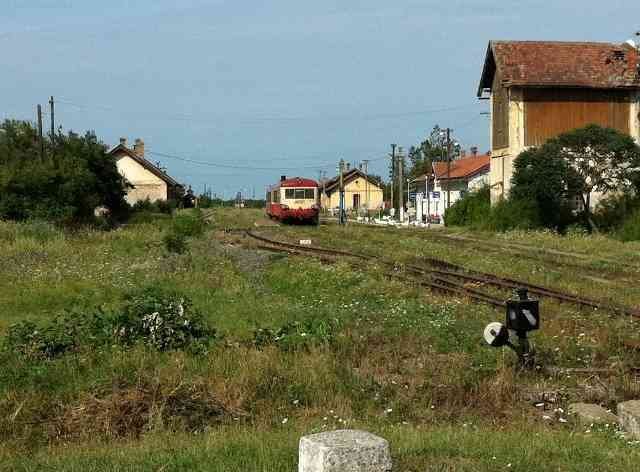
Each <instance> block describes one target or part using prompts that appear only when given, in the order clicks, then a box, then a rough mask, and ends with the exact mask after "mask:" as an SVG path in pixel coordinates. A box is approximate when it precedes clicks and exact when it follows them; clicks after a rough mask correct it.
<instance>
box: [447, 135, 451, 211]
mask: <svg viewBox="0 0 640 472" xmlns="http://www.w3.org/2000/svg"><path fill="white" fill-rule="evenodd" d="M450 176H451V129H450V128H447V210H448V209H449V206H450V204H451V181H450Z"/></svg>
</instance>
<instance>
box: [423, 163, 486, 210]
mask: <svg viewBox="0 0 640 472" xmlns="http://www.w3.org/2000/svg"><path fill="white" fill-rule="evenodd" d="M489 169H490V157H489V155H488V154H483V155H480V156H478V155H473V156H471V157H463V158H462V159H456V160H453V161H451V162H450V163H447V162H446V161H445V162H434V163H433V166H432V175H430V176H429V175H427V174H425V175H423V176H421V177H418V178H417V179H415V180H414V181H413V182H414V184H415V186H416V194H421V205H420V206H421V207H422V215H417V217H418V218H420V216H423V217H425V218H426V216H427V215H431V219H436V220H438V219H439V220H441V221H442V217H443V216H444V212H445V210H446V209H447V207H448V206H450V205H453V204H454V203H455V202H457V201H458V200H460V199H461V198H462V197H463V196H464V195H466V194H467V193H468V192H471V191H474V190H478V189H480V188H481V187H483V186H485V185H488V184H489ZM427 182H428V183H429V185H428V192H427V191H426V190H427ZM447 198H450V200H451V202H450V205H447Z"/></svg>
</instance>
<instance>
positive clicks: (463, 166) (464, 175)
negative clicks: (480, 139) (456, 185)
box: [433, 154, 491, 180]
mask: <svg viewBox="0 0 640 472" xmlns="http://www.w3.org/2000/svg"><path fill="white" fill-rule="evenodd" d="M490 159H491V158H490V157H489V155H488V154H484V155H482V156H472V157H463V158H462V159H456V160H455V161H451V169H450V170H449V176H448V177H447V163H446V162H434V163H433V172H434V173H435V174H436V178H437V179H440V180H442V179H445V180H446V179H447V178H449V179H468V178H470V177H473V176H474V175H477V174H480V173H482V172H488V171H489V165H490V164H489V161H490Z"/></svg>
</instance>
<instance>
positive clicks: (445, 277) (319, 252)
mask: <svg viewBox="0 0 640 472" xmlns="http://www.w3.org/2000/svg"><path fill="white" fill-rule="evenodd" d="M245 234H246V235H247V236H248V237H250V238H252V239H254V240H256V241H259V242H260V243H262V244H263V246H261V247H262V248H263V249H269V250H278V251H285V252H289V253H294V254H306V255H313V256H315V257H319V258H321V259H334V258H336V257H338V256H341V257H348V258H352V259H355V260H359V261H361V262H378V263H381V264H383V265H385V266H387V267H389V268H390V271H388V272H387V273H386V275H388V276H390V277H393V278H398V279H402V280H408V281H412V282H416V283H418V284H419V285H421V286H424V287H427V288H430V289H434V290H437V291H441V292H445V293H449V294H455V295H461V296H466V297H468V298H470V299H472V300H474V301H477V302H482V303H487V304H489V305H492V306H495V307H504V301H502V300H501V299H499V298H496V297H495V296H494V295H492V294H489V293H485V292H482V291H480V290H477V289H474V288H469V287H468V286H467V285H466V284H469V283H472V284H478V285H489V286H493V287H497V288H500V289H509V290H513V289H516V288H526V289H528V290H529V292H530V293H532V294H534V295H538V296H540V297H544V298H550V299H553V300H557V301H560V302H564V303H571V304H574V305H577V306H580V307H588V308H594V309H601V310H607V311H611V312H614V313H617V314H622V315H629V316H634V317H638V318H640V310H638V309H635V308H631V307H626V306H618V305H612V304H610V303H607V302H605V301H600V300H594V299H590V298H585V297H581V296H578V295H574V294H570V293H566V292H561V291H559V290H555V289H552V288H548V287H543V286H541V285H535V284H531V283H528V282H523V281H520V280H515V279H510V278H505V277H500V276H497V275H495V274H489V273H486V272H478V271H473V270H469V269H466V268H464V267H462V266H459V265H455V264H452V263H450V262H447V261H443V260H440V259H425V262H426V263H427V264H428V265H429V266H431V267H419V266H415V265H404V266H403V265H400V264H398V263H395V262H390V261H384V260H380V259H379V258H378V257H375V256H369V255H365V254H358V253H353V252H348V251H342V250H338V249H328V248H319V247H311V246H304V245H300V244H292V243H287V242H282V241H277V240H274V239H270V238H267V237H265V236H262V235H259V234H256V233H255V232H254V231H251V230H247V231H245ZM402 269H404V272H405V273H407V274H411V275H412V276H413V277H412V278H410V277H406V276H403V275H402V273H401V271H402ZM416 276H418V277H419V278H416Z"/></svg>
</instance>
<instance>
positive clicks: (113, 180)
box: [0, 121, 129, 224]
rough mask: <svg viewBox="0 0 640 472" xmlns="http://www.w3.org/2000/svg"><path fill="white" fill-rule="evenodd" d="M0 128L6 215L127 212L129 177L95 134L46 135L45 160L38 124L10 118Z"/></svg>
mask: <svg viewBox="0 0 640 472" xmlns="http://www.w3.org/2000/svg"><path fill="white" fill-rule="evenodd" d="M1 128H2V131H3V132H2V133H0V218H1V219H8V220H17V221H24V220H30V219H37V220H39V219H42V220H47V221H56V222H62V223H65V224H68V223H77V222H80V223H87V222H92V220H93V217H94V210H95V209H96V208H97V207H100V206H104V207H106V208H108V209H109V217H110V218H112V219H114V220H118V221H120V220H122V219H123V218H125V217H126V216H127V214H128V210H129V205H128V204H127V203H126V201H125V200H124V196H125V193H126V188H125V182H124V179H123V177H122V176H121V175H120V173H119V172H118V169H117V167H116V163H115V160H114V159H113V157H111V156H109V155H108V154H107V149H106V146H105V145H104V144H103V143H101V142H100V141H99V140H98V138H97V137H96V135H95V134H94V133H89V132H88V133H86V134H85V135H84V136H80V135H77V134H75V133H73V132H69V133H68V135H63V134H62V133H59V134H58V135H57V136H56V138H55V143H52V142H51V140H50V139H49V138H47V139H46V142H45V148H46V156H45V158H44V159H41V158H40V157H39V155H40V146H39V145H38V141H39V140H38V139H37V131H36V130H35V129H34V127H33V125H31V124H30V123H27V122H19V121H5V122H4V123H3V124H2V126H1ZM54 151H55V153H54Z"/></svg>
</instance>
